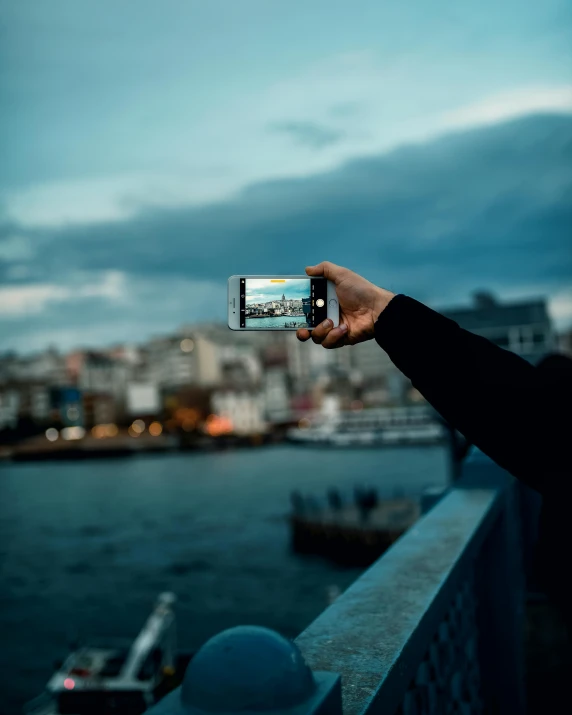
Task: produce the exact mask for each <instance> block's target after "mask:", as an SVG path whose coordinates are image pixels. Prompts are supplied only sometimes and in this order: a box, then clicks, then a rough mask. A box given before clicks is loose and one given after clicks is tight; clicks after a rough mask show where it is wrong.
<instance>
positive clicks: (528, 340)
mask: <svg viewBox="0 0 572 715" xmlns="http://www.w3.org/2000/svg"><path fill="white" fill-rule="evenodd" d="M473 299H474V303H473V306H472V307H470V308H456V309H448V310H443V311H441V312H442V313H443V314H444V315H446V316H447V317H448V318H451V319H452V320H454V321H455V322H456V323H458V324H459V325H460V326H461V327H462V328H465V329H466V330H470V331H471V332H472V333H476V334H477V335H482V336H483V337H485V338H487V339H488V340H491V341H492V342H493V343H496V344H497V345H499V346H500V347H501V348H505V349H507V350H510V351H511V352H515V353H517V355H520V356H521V357H523V358H525V359H526V360H528V361H529V362H532V363H536V362H538V360H539V359H540V358H541V357H542V356H543V355H546V353H548V352H550V351H551V350H553V349H554V348H555V347H556V336H555V334H554V330H553V328H552V323H551V320H550V316H549V315H548V310H547V307H546V301H545V300H543V299H541V298H540V299H536V300H524V301H519V302H510V303H509V302H506V303H504V302H503V303H501V302H500V301H498V300H497V299H496V298H495V296H494V295H493V294H492V293H489V292H487V291H477V292H476V293H475V294H474V297H473Z"/></svg>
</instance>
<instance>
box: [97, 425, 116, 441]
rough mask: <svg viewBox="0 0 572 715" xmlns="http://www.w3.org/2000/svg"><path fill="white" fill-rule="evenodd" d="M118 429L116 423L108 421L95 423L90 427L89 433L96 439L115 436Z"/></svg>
mask: <svg viewBox="0 0 572 715" xmlns="http://www.w3.org/2000/svg"><path fill="white" fill-rule="evenodd" d="M118 433H119V429H118V427H117V425H115V424H113V423H112V422H110V423H109V424H102V425H95V426H94V427H92V428H91V434H92V435H93V436H94V437H95V438H96V439H104V438H105V437H117V435H118Z"/></svg>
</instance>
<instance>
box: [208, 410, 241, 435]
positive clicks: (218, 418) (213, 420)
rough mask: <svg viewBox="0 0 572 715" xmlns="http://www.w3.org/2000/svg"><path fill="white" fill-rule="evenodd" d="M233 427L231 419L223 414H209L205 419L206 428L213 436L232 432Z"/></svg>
mask: <svg viewBox="0 0 572 715" xmlns="http://www.w3.org/2000/svg"><path fill="white" fill-rule="evenodd" d="M233 429H234V427H233V424H232V422H231V420H230V419H229V418H228V417H224V416H222V415H209V416H208V417H207V419H206V420H205V430H206V432H207V433H208V434H209V435H210V436H211V437H219V436H220V435H223V434H230V432H232V431H233Z"/></svg>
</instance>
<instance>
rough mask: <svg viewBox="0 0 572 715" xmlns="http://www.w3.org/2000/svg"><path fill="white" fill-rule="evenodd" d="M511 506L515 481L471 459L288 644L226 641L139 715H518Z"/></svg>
mask: <svg viewBox="0 0 572 715" xmlns="http://www.w3.org/2000/svg"><path fill="white" fill-rule="evenodd" d="M519 504H520V491H519V485H518V483H516V482H515V480H513V479H512V478H511V477H510V476H509V475H507V474H506V473H505V472H503V470H501V469H500V468H499V467H497V466H496V465H495V464H493V463H492V462H491V461H490V460H488V459H487V458H486V457H484V456H483V455H481V454H480V453H476V454H473V455H471V457H470V458H469V459H468V461H467V463H466V464H465V466H464V470H463V477H462V479H461V481H460V482H458V483H457V484H456V485H455V488H454V489H452V490H451V491H450V492H449V493H448V494H447V495H446V496H445V497H443V499H442V500H441V501H440V502H439V503H438V504H437V505H436V506H434V508H433V509H431V510H430V511H429V512H428V513H427V514H426V515H425V516H424V517H423V518H422V519H420V520H419V521H418V522H417V523H416V524H415V525H414V526H413V527H412V528H411V529H410V530H409V531H408V532H407V533H406V534H405V535H404V536H403V537H401V539H399V540H398V541H397V542H396V543H395V544H394V545H393V546H392V547H391V549H389V550H388V551H387V552H386V553H385V554H384V555H383V556H382V557H381V558H380V559H379V560H378V561H377V562H376V563H375V564H374V565H373V566H372V567H371V568H370V569H368V570H367V571H366V572H365V573H364V574H363V575H362V576H361V577H360V578H359V579H357V581H356V582H355V583H354V584H353V585H352V586H351V587H350V588H349V589H348V590H347V591H346V592H345V593H344V594H343V595H342V596H340V597H339V598H338V599H337V600H336V601H335V602H334V603H333V604H332V605H331V606H330V607H329V608H328V609H327V610H326V611H324V612H323V613H322V614H321V615H320V616H319V617H318V618H317V619H316V620H315V621H314V622H313V623H312V624H311V625H310V626H309V627H308V628H307V629H306V630H305V631H304V632H303V633H302V634H301V635H300V636H299V637H298V638H297V639H296V641H295V643H294V644H292V643H289V642H288V641H286V640H285V639H283V638H282V637H281V636H279V635H278V634H274V633H273V632H271V631H268V630H266V629H248V628H247V629H231V630H230V631H226V632H224V633H222V634H220V635H219V636H217V637H216V638H214V639H212V640H211V641H209V643H207V644H206V645H205V646H204V647H203V649H201V650H200V651H199V653H198V654H197V656H195V658H194V659H193V661H191V664H190V666H189V668H188V671H187V675H186V676H185V682H184V684H183V687H182V689H179V690H177V691H175V692H174V693H173V694H171V695H170V696H168V697H167V698H166V699H165V700H164V701H162V702H161V703H160V704H159V705H157V706H155V707H154V708H152V709H151V711H150V712H151V713H152V714H153V715H174V714H175V713H180V714H181V715H182V714H183V713H189V714H190V713H193V715H199V713H205V714H206V713H212V712H218V713H223V712H226V713H233V712H243V713H245V712H257V713H261V712H262V713H263V712H267V713H278V712H279V713H281V714H282V715H286V713H296V714H297V715H308V714H309V713H316V714H317V713H320V714H325V713H329V714H332V715H333V714H334V713H335V714H337V715H341V714H342V713H343V715H358V714H360V715H361V714H366V713H367V714H368V715H369V714H371V715H374V714H379V715H394V714H395V715H397V714H403V715H413V714H415V715H425V714H429V713H431V714H435V715H442V714H444V713H460V714H463V715H464V714H469V713H470V714H473V713H475V714H476V713H485V712H486V713H489V712H490V713H501V714H502V715H517V714H520V713H524V710H525V703H524V668H523V644H522V634H523V627H522V625H523V624H522V621H523V613H524V596H525V593H524V591H525V589H524V575H523V569H522V561H523V559H522V548H521V542H522V528H521V524H520V508H519ZM340 678H341V688H340Z"/></svg>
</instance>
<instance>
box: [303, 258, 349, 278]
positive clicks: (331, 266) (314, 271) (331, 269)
mask: <svg viewBox="0 0 572 715" xmlns="http://www.w3.org/2000/svg"><path fill="white" fill-rule="evenodd" d="M343 270H344V269H343V268H341V267H340V266H336V264H335V263H330V261H322V263H318V265H316V266H307V267H306V274H307V275H309V276H324V278H327V279H328V280H329V281H333V282H334V283H337V281H339V280H340V274H341V273H343Z"/></svg>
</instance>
